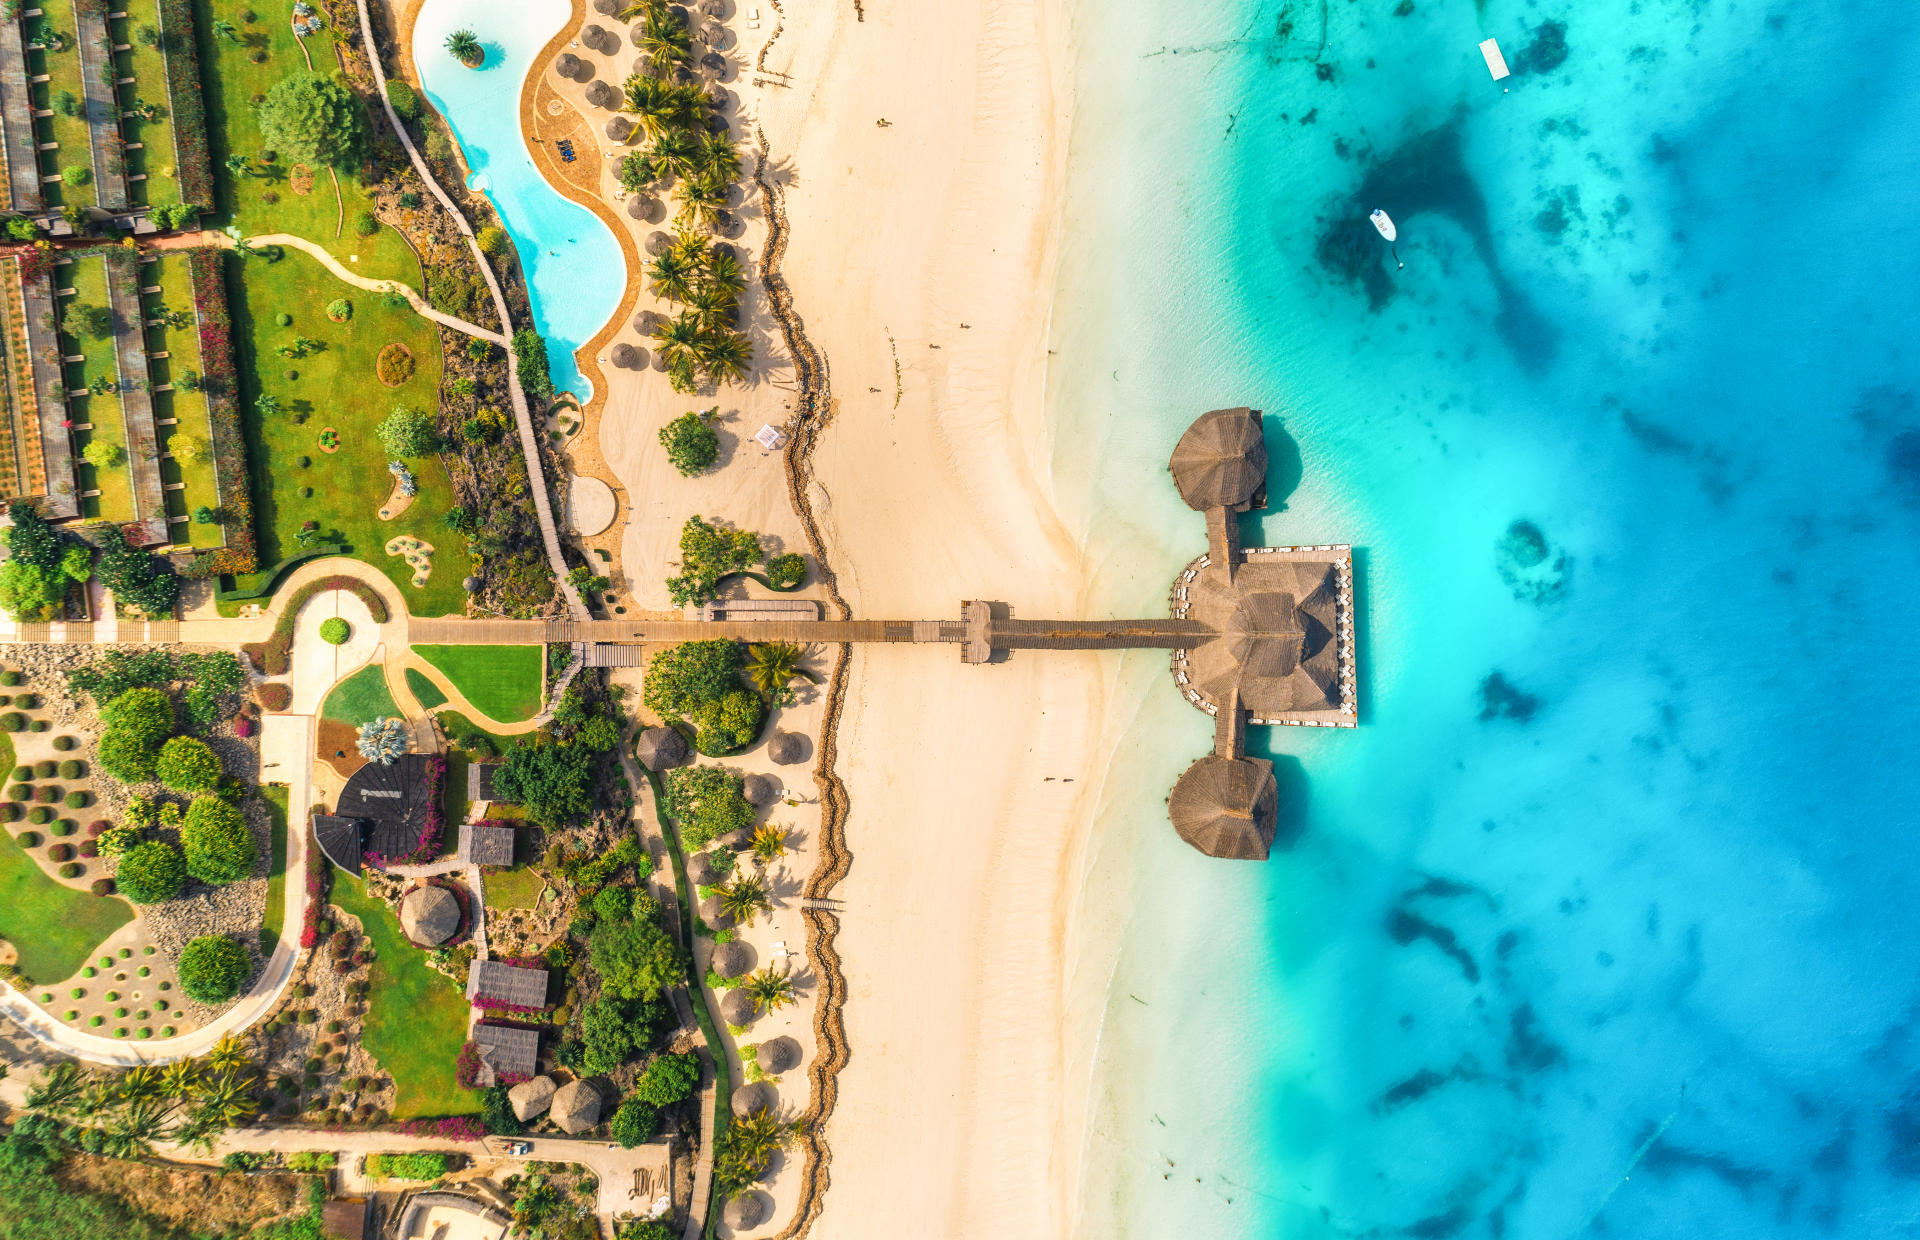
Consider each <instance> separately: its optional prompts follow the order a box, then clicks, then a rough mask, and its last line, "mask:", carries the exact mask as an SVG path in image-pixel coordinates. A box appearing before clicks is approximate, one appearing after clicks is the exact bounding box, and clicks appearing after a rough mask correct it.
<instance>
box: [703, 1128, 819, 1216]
mask: <svg viewBox="0 0 1920 1240" xmlns="http://www.w3.org/2000/svg"><path fill="white" fill-rule="evenodd" d="M797 1131H798V1126H797V1125H794V1124H790V1123H786V1122H783V1121H781V1120H778V1119H775V1118H774V1117H773V1115H772V1114H770V1113H768V1112H766V1111H759V1112H756V1113H754V1114H752V1115H748V1116H743V1117H741V1118H739V1119H736V1120H734V1121H733V1122H732V1123H730V1124H728V1125H727V1126H726V1127H725V1128H723V1129H722V1130H721V1131H720V1135H719V1136H718V1137H717V1138H715V1140H714V1143H713V1187H714V1191H716V1192H718V1193H720V1194H722V1195H724V1196H729V1197H730V1196H732V1195H733V1194H735V1193H737V1192H739V1191H740V1190H742V1189H744V1188H746V1187H747V1186H748V1185H750V1184H752V1183H753V1182H754V1181H755V1180H757V1179H759V1178H760V1175H761V1173H762V1172H764V1171H765V1170H766V1169H767V1163H768V1162H770V1161H771V1160H772V1158H773V1152H774V1151H775V1150H777V1149H779V1148H780V1147H781V1146H783V1145H785V1144H787V1143H788V1142H789V1141H791V1140H793V1138H794V1134H795V1133H796V1132H797Z"/></svg>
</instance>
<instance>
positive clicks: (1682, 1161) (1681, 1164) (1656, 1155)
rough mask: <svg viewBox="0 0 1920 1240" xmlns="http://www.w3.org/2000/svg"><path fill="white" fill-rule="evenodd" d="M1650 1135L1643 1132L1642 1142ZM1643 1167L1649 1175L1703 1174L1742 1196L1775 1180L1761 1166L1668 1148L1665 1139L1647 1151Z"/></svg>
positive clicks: (1679, 1148) (1699, 1152)
mask: <svg viewBox="0 0 1920 1240" xmlns="http://www.w3.org/2000/svg"><path fill="white" fill-rule="evenodd" d="M1649 1135H1651V1132H1650V1131H1649V1132H1648V1133H1643V1134H1642V1135H1641V1137H1640V1139H1641V1140H1642V1141H1644V1140H1646V1138H1647V1136H1649ZM1640 1166H1641V1168H1642V1169H1643V1170H1645V1171H1646V1172H1647V1173H1648V1174H1650V1175H1676V1174H1678V1173H1680V1172H1683V1171H1704V1172H1706V1173H1707V1174H1708V1175H1712V1176H1716V1177H1718V1178H1719V1179H1721V1180H1723V1181H1724V1182H1725V1183H1726V1184H1727V1185H1728V1186H1729V1187H1731V1188H1734V1189H1738V1190H1739V1191H1740V1192H1742V1193H1745V1192H1747V1191H1748V1190H1750V1189H1753V1188H1757V1187H1759V1186H1760V1185H1761V1184H1764V1183H1766V1182H1767V1181H1768V1180H1770V1179H1772V1178H1773V1173H1772V1172H1771V1171H1767V1170H1766V1169H1764V1168H1761V1167H1747V1166H1743V1165H1741V1164H1740V1163H1737V1162H1735V1161H1733V1160H1732V1159H1731V1158H1728V1157H1727V1156H1726V1155H1725V1154H1710V1153H1702V1152H1701V1151H1699V1150H1689V1149H1685V1148H1683V1147H1681V1146H1677V1145H1669V1144H1667V1142H1666V1141H1665V1140H1664V1139H1663V1140H1659V1141H1655V1142H1654V1143H1653V1145H1652V1146H1651V1147H1650V1148H1649V1149H1648V1150H1647V1156H1646V1157H1645V1158H1643V1159H1641V1160H1640Z"/></svg>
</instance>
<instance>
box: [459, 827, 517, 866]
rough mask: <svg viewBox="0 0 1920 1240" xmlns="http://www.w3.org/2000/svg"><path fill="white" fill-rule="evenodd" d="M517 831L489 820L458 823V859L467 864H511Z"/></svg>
mask: <svg viewBox="0 0 1920 1240" xmlns="http://www.w3.org/2000/svg"><path fill="white" fill-rule="evenodd" d="M517 838H518V833H517V832H515V831H514V829H513V828H512V827H503V826H499V825H498V824H495V823H490V822H463V823H461V824H460V860H462V861H464V862H466V863H467V864H468V865H512V864H513V850H514V842H515V840H516V839H517Z"/></svg>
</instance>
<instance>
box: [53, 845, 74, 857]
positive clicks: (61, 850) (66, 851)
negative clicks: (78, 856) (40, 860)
mask: <svg viewBox="0 0 1920 1240" xmlns="http://www.w3.org/2000/svg"><path fill="white" fill-rule="evenodd" d="M47 860H49V861H71V860H73V845H71V844H55V845H54V846H53V847H52V848H49V849H47Z"/></svg>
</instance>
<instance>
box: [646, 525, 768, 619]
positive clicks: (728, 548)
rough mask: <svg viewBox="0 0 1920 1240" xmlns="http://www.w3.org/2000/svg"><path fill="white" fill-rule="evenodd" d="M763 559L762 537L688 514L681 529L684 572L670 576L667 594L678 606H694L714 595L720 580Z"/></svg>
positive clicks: (682, 570) (682, 569)
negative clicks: (761, 556) (761, 549)
mask: <svg viewBox="0 0 1920 1240" xmlns="http://www.w3.org/2000/svg"><path fill="white" fill-rule="evenodd" d="M759 562H760V536H759V535H758V534H756V533H754V532H753V531H752V530H729V529H725V528H722V527H721V526H718V525H715V524H713V523H712V522H710V521H707V520H706V519H704V518H702V517H697V516H696V517H688V518H687V523H686V525H684V526H682V527H681V529H680V575H679V576H678V577H669V578H667V596H668V597H669V598H670V599H671V600H672V601H673V605H674V606H675V607H691V606H696V605H698V604H700V603H704V602H707V601H708V600H710V599H712V598H713V592H714V590H715V588H716V587H717V586H718V585H719V584H720V579H721V578H722V577H724V576H726V575H727V574H729V573H738V572H743V571H745V570H746V569H749V568H752V567H753V566H754V565H755V564H757V563H759Z"/></svg>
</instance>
